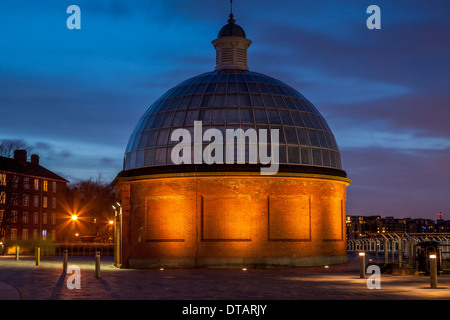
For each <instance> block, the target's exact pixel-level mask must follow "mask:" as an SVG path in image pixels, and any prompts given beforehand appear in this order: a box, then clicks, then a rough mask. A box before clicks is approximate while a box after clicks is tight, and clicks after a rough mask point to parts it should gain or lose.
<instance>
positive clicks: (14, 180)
mask: <svg viewBox="0 0 450 320" xmlns="http://www.w3.org/2000/svg"><path fill="white" fill-rule="evenodd" d="M12 186H13V188H18V187H19V177H18V176H13V177H12Z"/></svg>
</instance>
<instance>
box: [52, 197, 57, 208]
mask: <svg viewBox="0 0 450 320" xmlns="http://www.w3.org/2000/svg"><path fill="white" fill-rule="evenodd" d="M52 209H56V198H52Z"/></svg>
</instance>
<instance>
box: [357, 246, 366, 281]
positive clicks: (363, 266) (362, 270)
mask: <svg viewBox="0 0 450 320" xmlns="http://www.w3.org/2000/svg"><path fill="white" fill-rule="evenodd" d="M365 256H366V254H365V253H364V252H360V253H359V277H360V278H361V279H364V278H365V277H366V261H365Z"/></svg>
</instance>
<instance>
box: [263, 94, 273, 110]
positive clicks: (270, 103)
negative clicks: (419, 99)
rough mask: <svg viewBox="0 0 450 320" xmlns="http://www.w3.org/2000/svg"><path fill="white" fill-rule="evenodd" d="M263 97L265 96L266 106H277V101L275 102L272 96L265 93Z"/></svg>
mask: <svg viewBox="0 0 450 320" xmlns="http://www.w3.org/2000/svg"><path fill="white" fill-rule="evenodd" d="M262 97H263V100H264V104H265V105H266V107H268V108H270V107H275V102H273V99H272V96H269V95H266V94H263V95H262Z"/></svg>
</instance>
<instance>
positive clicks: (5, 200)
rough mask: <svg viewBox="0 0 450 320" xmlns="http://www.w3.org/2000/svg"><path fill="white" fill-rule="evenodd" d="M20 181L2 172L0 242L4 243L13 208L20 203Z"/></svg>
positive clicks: (0, 178)
mask: <svg viewBox="0 0 450 320" xmlns="http://www.w3.org/2000/svg"><path fill="white" fill-rule="evenodd" d="M19 188H20V186H19V179H18V177H17V176H16V175H10V176H9V177H7V175H6V174H4V173H1V172H0V212H1V214H0V216H1V217H0V220H1V221H0V240H2V241H3V238H4V237H5V232H6V226H7V225H9V224H10V223H11V220H12V218H13V217H12V213H13V212H14V211H13V210H12V209H13V206H15V205H17V204H18V201H19Z"/></svg>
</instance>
